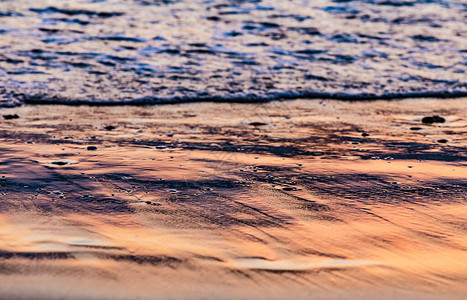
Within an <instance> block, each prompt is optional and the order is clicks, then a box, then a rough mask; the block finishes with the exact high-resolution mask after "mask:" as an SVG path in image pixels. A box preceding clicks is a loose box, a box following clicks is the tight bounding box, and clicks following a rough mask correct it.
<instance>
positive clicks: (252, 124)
mask: <svg viewBox="0 0 467 300" xmlns="http://www.w3.org/2000/svg"><path fill="white" fill-rule="evenodd" d="M249 125H251V126H255V127H257V126H266V125H268V124H267V123H263V122H251V123H250V124H249Z"/></svg>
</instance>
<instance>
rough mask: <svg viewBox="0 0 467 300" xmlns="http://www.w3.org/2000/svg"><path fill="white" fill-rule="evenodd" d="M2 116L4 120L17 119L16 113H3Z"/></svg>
mask: <svg viewBox="0 0 467 300" xmlns="http://www.w3.org/2000/svg"><path fill="white" fill-rule="evenodd" d="M3 118H4V119H5V120H13V119H19V116H18V115H17V114H14V115H3Z"/></svg>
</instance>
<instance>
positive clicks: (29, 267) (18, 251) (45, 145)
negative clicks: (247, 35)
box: [0, 99, 467, 299]
mask: <svg viewBox="0 0 467 300" xmlns="http://www.w3.org/2000/svg"><path fill="white" fill-rule="evenodd" d="M465 101H466V99H453V100H436V99H431V100H428V99H418V100H402V101H373V102H341V101H331V100H326V101H319V100H313V101H306V100H297V101H290V102H272V103H266V104H260V105H258V104H228V103H193V104H177V105H166V106H153V107H131V106H128V107H123V106H122V107H119V106H116V107H88V106H79V107H70V106H53V105H42V106H33V105H24V106H21V107H16V108H8V109H2V110H1V114H2V115H4V116H6V115H10V117H6V118H5V117H4V118H1V119H0V140H1V142H0V245H1V248H0V282H1V284H0V298H2V299H32V298H33V299H156V298H157V299H462V298H463V297H465V295H466V293H467V288H466V286H467V272H466V270H467V252H466V250H467V206H466V205H465V204H466V199H467V197H466V192H467V181H466V179H467V164H466V158H467V152H466V149H467V135H466V132H467V108H466V106H465ZM15 114H16V115H18V117H19V118H14V117H11V116H14V115H15ZM434 115H438V116H441V117H443V118H444V119H445V122H444V123H431V124H424V123H422V118H423V117H426V116H434Z"/></svg>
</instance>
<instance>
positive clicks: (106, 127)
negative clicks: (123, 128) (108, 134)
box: [104, 125, 117, 131]
mask: <svg viewBox="0 0 467 300" xmlns="http://www.w3.org/2000/svg"><path fill="white" fill-rule="evenodd" d="M115 128H117V127H115V126H113V125H107V126H105V127H104V129H105V130H108V131H111V130H114V129H115Z"/></svg>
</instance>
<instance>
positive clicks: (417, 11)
mask: <svg viewBox="0 0 467 300" xmlns="http://www.w3.org/2000/svg"><path fill="white" fill-rule="evenodd" d="M466 9H467V7H466V4H465V2H464V1H449V0H438V1H431V0H430V1H426V0H406V1H380V0H374V1H351V0H335V1H307V0H280V1H276V0H262V1H261V0H243V1H227V0H209V1H208V0H204V1H201V0H192V1H188V0H173V1H157V0H107V1H106V0H98V1H91V0H89V1H59V2H57V1H47V0H40V1H37V0H6V1H1V2H0V24H1V25H0V49H1V54H0V105H3V106H8V105H9V106H11V105H16V104H20V103H22V102H29V103H32V102H34V103H42V102H59V103H64V104H67V103H73V102H74V103H76V102H80V101H81V102H90V103H102V102H104V103H108V102H111V103H158V102H174V101H190V100H215V101H233V100H235V101H260V100H271V99H277V98H293V97H309V98H310V97H336V98H339V97H340V98H352V99H361V98H366V97H373V98H374V97H378V96H379V97H394V98H397V97H404V96H423V95H424V96H429V95H432V96H456V95H457V96H459V95H465V94H466V93H467V88H466V81H465V79H466V75H465V72H466V69H467V66H466V59H467V52H466V51H467V43H466V40H467V38H466V34H467V33H466V30H467V26H466V23H465V19H466V13H467V11H466Z"/></svg>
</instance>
